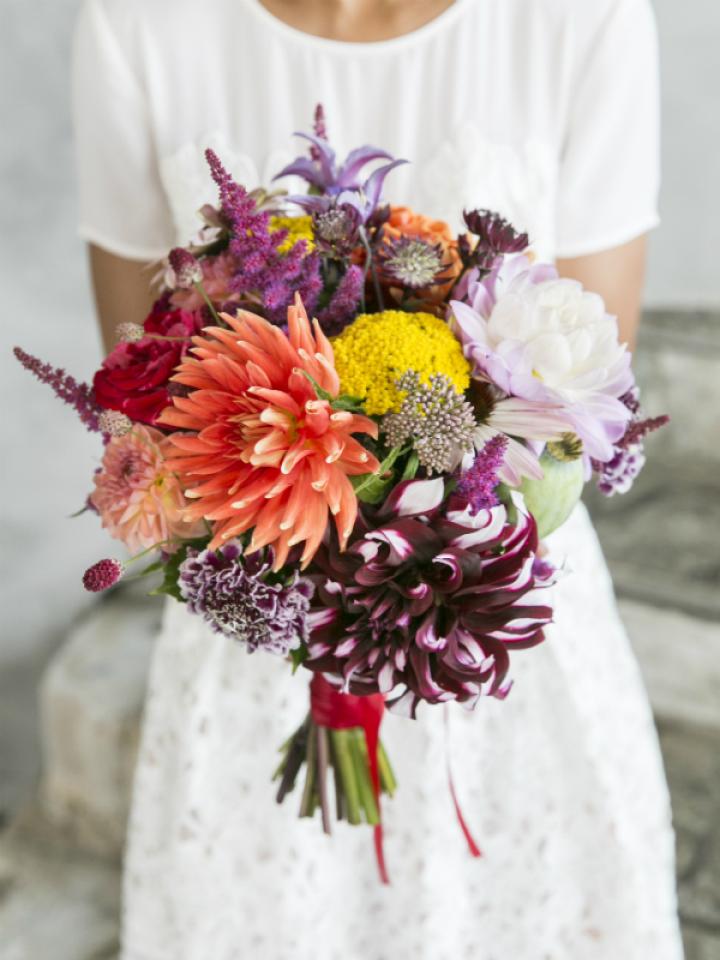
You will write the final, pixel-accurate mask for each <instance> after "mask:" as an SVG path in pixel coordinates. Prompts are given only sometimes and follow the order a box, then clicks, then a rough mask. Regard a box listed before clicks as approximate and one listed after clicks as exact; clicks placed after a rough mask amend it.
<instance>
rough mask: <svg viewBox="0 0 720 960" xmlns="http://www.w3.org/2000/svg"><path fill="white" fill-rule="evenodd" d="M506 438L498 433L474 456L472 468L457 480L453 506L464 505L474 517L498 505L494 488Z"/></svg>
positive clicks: (500, 466) (505, 446)
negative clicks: (481, 511)
mask: <svg viewBox="0 0 720 960" xmlns="http://www.w3.org/2000/svg"><path fill="white" fill-rule="evenodd" d="M507 443H508V441H507V437H505V436H503V435H502V434H500V433H498V434H496V435H495V436H494V437H492V438H491V439H490V440H488V441H487V443H486V444H485V446H484V447H483V448H482V450H480V452H479V453H478V454H477V455H476V457H475V460H474V461H473V463H472V466H471V467H469V469H467V470H466V471H465V472H464V473H463V474H462V475H461V477H460V479H459V480H458V485H457V487H456V488H455V491H454V494H453V505H455V504H456V503H457V504H458V506H460V505H461V503H462V504H464V505H466V506H467V507H468V508H469V510H470V513H471V514H472V515H473V516H475V515H476V514H477V513H479V512H480V510H490V509H491V508H492V507H496V506H497V505H498V503H499V500H498V497H497V494H496V493H495V488H496V487H497V485H498V473H499V472H500V469H501V468H502V465H503V461H504V459H505V450H506V448H507Z"/></svg>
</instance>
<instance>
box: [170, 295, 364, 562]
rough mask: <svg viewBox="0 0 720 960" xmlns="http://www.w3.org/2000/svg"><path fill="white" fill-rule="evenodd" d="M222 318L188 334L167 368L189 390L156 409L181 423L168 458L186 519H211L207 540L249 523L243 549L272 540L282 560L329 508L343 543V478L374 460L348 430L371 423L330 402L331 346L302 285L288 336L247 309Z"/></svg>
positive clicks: (307, 542)
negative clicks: (176, 362) (186, 501)
mask: <svg viewBox="0 0 720 960" xmlns="http://www.w3.org/2000/svg"><path fill="white" fill-rule="evenodd" d="M222 320H223V322H224V323H226V324H227V325H228V327H229V329H225V328H222V327H210V328H206V329H205V331H204V335H203V336H202V337H195V338H194V340H193V343H194V347H193V349H192V351H191V353H192V356H189V357H188V358H186V360H185V361H184V362H183V363H182V364H181V365H180V367H179V368H178V371H177V373H176V375H175V377H174V378H173V379H174V380H175V381H177V382H178V383H180V384H182V385H183V386H185V387H188V388H189V389H190V392H189V394H188V395H187V396H175V397H173V407H169V408H168V409H167V410H166V411H165V412H164V414H163V422H164V423H165V424H167V425H170V426H174V427H177V428H178V429H179V431H181V432H178V433H175V434H173V435H172V437H171V443H172V444H173V447H174V451H173V453H172V454H171V456H170V459H169V464H170V466H171V467H172V469H173V470H175V471H176V472H177V474H178V475H179V477H180V479H181V481H182V484H183V487H184V488H185V490H186V495H187V496H188V498H190V499H191V501H194V502H191V505H190V507H189V508H188V511H187V515H188V518H189V519H198V518H200V517H203V518H205V519H206V520H208V521H209V522H210V523H211V525H212V532H213V539H212V541H211V543H210V548H211V549H216V548H217V547H218V546H220V545H221V544H223V543H225V542H227V541H228V540H230V539H232V538H234V537H238V536H240V535H241V534H243V533H245V532H247V531H252V534H251V539H250V543H249V546H248V552H253V551H255V550H259V549H261V548H262V547H265V546H271V547H272V548H273V550H274V555H275V559H274V568H275V569H279V568H280V567H281V566H282V565H283V564H284V563H285V561H286V559H287V556H288V553H289V551H290V549H291V548H292V547H294V546H296V545H298V544H303V543H304V549H303V552H302V558H301V561H302V564H303V566H305V565H307V564H308V563H309V562H310V560H311V559H312V557H313V556H314V554H315V552H316V551H317V549H318V547H319V545H320V542H321V541H322V538H323V535H324V533H325V529H326V527H327V524H328V519H329V515H332V517H333V518H334V521H335V525H336V527H337V532H338V538H339V540H340V544H341V545H344V544H345V543H346V542H347V538H348V536H349V535H350V533H351V531H352V529H353V526H354V524H355V518H356V516H357V498H356V496H355V492H354V490H353V486H352V484H351V482H350V480H349V479H348V477H349V476H354V475H361V474H364V473H371V472H374V471H375V470H377V469H378V466H379V464H378V462H377V460H376V458H375V457H374V456H372V454H370V453H369V452H368V450H366V448H365V447H364V446H363V445H362V444H361V443H360V442H359V441H358V440H357V439H356V437H355V436H354V434H363V433H364V434H369V435H370V436H373V437H376V436H377V425H376V424H375V423H374V422H373V421H372V420H370V419H368V418H367V417H364V416H358V415H356V414H353V413H349V412H347V411H344V410H335V409H333V406H332V399H334V398H336V397H337V396H338V395H339V392H340V381H339V378H338V375H337V373H336V371H335V366H334V359H333V350H332V347H331V345H330V342H329V341H328V339H327V338H326V337H325V335H324V334H323V332H322V330H321V329H320V326H319V324H318V322H317V321H316V320H315V321H313V323H312V324H311V323H310V321H309V320H308V316H307V313H306V312H305V308H304V307H303V304H302V301H301V300H300V298H299V296H298V297H296V299H295V305H294V306H293V307H290V308H289V309H288V333H287V335H286V334H285V333H283V331H282V330H280V329H279V328H278V327H276V326H274V325H273V324H271V323H269V322H268V321H267V320H265V319H263V318H262V317H258V316H255V315H254V314H252V313H249V312H247V311H239V312H238V314H237V316H236V317H232V316H230V315H228V314H222ZM307 375H309V377H310V378H312V380H311V379H309V378H308V376H307ZM313 381H314V382H315V383H316V384H317V385H318V386H319V387H320V388H321V391H320V392H321V393H322V396H320V397H319V396H318V395H317V393H316V390H315V387H314V385H313ZM327 396H329V397H330V398H331V399H330V400H328V399H327ZM324 398H325V399H324Z"/></svg>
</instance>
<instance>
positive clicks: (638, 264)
mask: <svg viewBox="0 0 720 960" xmlns="http://www.w3.org/2000/svg"><path fill="white" fill-rule="evenodd" d="M646 255H647V235H643V236H641V237H637V238H636V239H635V240H631V241H630V242H629V243H625V244H623V245H622V246H620V247H613V248H612V249H611V250H603V251H602V252H601V253H593V254H590V255H589V256H586V257H574V258H573V259H571V260H558V270H559V271H560V274H561V276H563V277H570V279H572V280H579V281H580V283H582V285H583V286H584V287H585V288H586V289H587V290H593V291H594V292H595V293H599V294H600V295H601V296H602V298H603V299H604V300H605V304H606V306H607V308H608V312H609V313H612V314H614V315H615V316H616V317H617V318H618V325H619V327H620V340H621V341H622V342H625V343H627V344H628V346H629V347H630V349H631V350H634V349H635V342H636V340H637V332H638V328H639V326H640V312H641V307H642V294H643V287H644V285H645V261H646Z"/></svg>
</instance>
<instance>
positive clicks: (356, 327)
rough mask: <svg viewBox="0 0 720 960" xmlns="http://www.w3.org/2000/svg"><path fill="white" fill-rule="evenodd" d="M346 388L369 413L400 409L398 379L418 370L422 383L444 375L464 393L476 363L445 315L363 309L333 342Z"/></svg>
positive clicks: (339, 372) (336, 360) (401, 397)
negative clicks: (469, 358) (470, 360)
mask: <svg viewBox="0 0 720 960" xmlns="http://www.w3.org/2000/svg"><path fill="white" fill-rule="evenodd" d="M333 347H334V351H335V367H336V369H337V372H338V375H339V377H340V383H341V385H342V389H343V393H347V394H350V395H351V396H354V397H362V398H363V402H364V407H365V410H366V412H367V413H369V414H383V413H388V412H390V411H393V412H395V413H397V412H399V410H400V405H401V403H402V400H403V393H402V390H399V389H398V387H397V379H398V377H401V376H402V375H403V374H404V373H405V372H406V371H407V370H414V371H415V372H416V373H417V375H418V377H419V378H420V381H421V382H422V383H425V384H427V383H429V382H430V377H431V376H432V375H433V374H443V375H444V376H446V377H447V378H448V380H449V381H450V382H451V383H452V384H453V386H454V387H455V389H456V391H457V392H458V393H462V392H463V391H464V390H465V389H466V388H467V386H468V384H469V383H470V365H469V364H468V362H467V360H466V359H465V358H464V357H463V353H462V348H461V346H460V344H459V343H458V341H457V339H456V337H455V336H454V334H453V333H452V331H451V330H450V328H449V327H448V325H447V324H446V323H445V321H444V320H441V319H439V318H438V317H435V316H433V315H432V314H430V313H405V312H403V311H401V310H385V311H384V312H382V313H363V314H360V316H359V317H357V319H356V320H355V321H354V322H353V323H351V324H350V325H349V326H348V327H346V328H345V330H343V332H342V333H341V334H340V336H339V337H336V338H335V340H334V341H333Z"/></svg>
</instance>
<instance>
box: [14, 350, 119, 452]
mask: <svg viewBox="0 0 720 960" xmlns="http://www.w3.org/2000/svg"><path fill="white" fill-rule="evenodd" d="M13 353H14V354H15V357H16V358H17V359H18V360H19V361H20V363H21V364H22V365H23V366H24V367H25V369H26V370H29V371H30V373H32V374H33V376H35V377H37V378H38V380H40V382H41V383H47V385H48V386H49V387H51V388H52V390H53V391H54V393H55V396H56V397H58V398H59V399H60V400H62V401H63V402H64V403H67V404H69V405H70V406H71V407H73V408H74V409H75V412H76V413H77V414H78V416H79V417H80V419H81V420H82V422H83V423H84V424H85V426H86V427H87V429H88V430H91V431H92V432H93V433H97V432H98V431H99V430H100V414H101V413H102V407H101V406H100V405H99V404H98V402H97V400H96V399H95V392H94V390H93V389H92V387H90V386H89V385H88V384H87V383H78V381H77V380H76V379H75V378H74V377H71V376H70V375H69V374H68V373H65V371H64V370H63V369H62V367H51V366H50V364H49V363H43V362H42V360H39V359H38V358H37V357H34V356H32V354H30V353H26V352H25V351H24V350H22V349H21V348H20V347H15V349H14V350H13Z"/></svg>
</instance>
